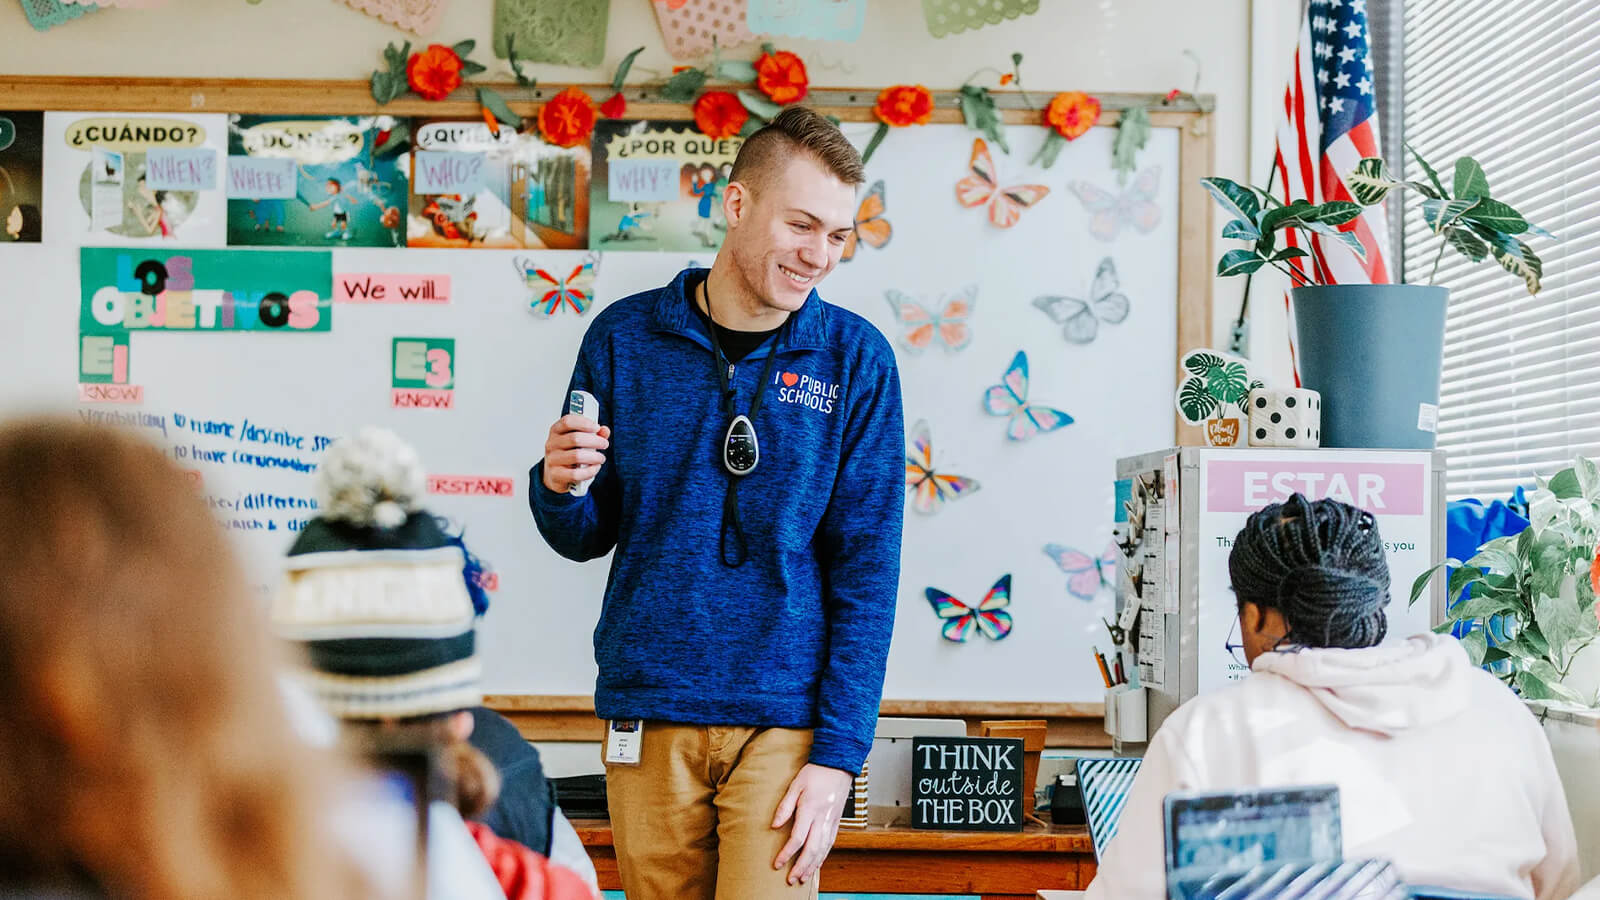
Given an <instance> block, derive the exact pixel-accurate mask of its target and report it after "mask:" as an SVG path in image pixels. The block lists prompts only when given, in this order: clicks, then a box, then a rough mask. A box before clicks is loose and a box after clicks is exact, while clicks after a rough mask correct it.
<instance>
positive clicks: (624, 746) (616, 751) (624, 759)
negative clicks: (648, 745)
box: [606, 719, 644, 766]
mask: <svg viewBox="0 0 1600 900" xmlns="http://www.w3.org/2000/svg"><path fill="white" fill-rule="evenodd" d="M643 746H644V722H643V721H641V720H639V719H612V720H611V721H609V722H607V723H606V762H608V763H611V764H613V765H619V766H637V765H638V764H639V751H640V749H641V748H642V747H643Z"/></svg>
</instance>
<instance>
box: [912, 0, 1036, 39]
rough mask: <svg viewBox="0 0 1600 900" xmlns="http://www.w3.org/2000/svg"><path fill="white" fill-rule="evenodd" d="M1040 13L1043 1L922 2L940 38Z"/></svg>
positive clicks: (932, 31) (933, 31) (930, 26)
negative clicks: (1040, 4)
mask: <svg viewBox="0 0 1600 900" xmlns="http://www.w3.org/2000/svg"><path fill="white" fill-rule="evenodd" d="M1038 11H1039V0H922V18H923V19H924V20H925V21H926V22H927V23H928V33H929V34H931V35H933V36H934V37H936V38H941V37H944V36H946V35H951V34H960V33H961V32H963V31H970V30H975V29H978V28H982V27H983V26H985V25H999V24H1000V23H1001V22H1003V21H1005V20H1006V19H1015V18H1017V17H1018V16H1021V15H1023V14H1024V13H1026V14H1029V15H1031V14H1033V13H1036V12H1038Z"/></svg>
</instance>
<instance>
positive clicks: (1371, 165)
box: [1201, 147, 1549, 449]
mask: <svg viewBox="0 0 1600 900" xmlns="http://www.w3.org/2000/svg"><path fill="white" fill-rule="evenodd" d="M1407 149H1408V150H1410V148H1409V147H1408V148H1407ZM1410 152H1411V153H1412V155H1413V156H1414V157H1415V159H1416V161H1417V163H1418V166H1419V167H1420V168H1421V169H1422V171H1423V173H1424V174H1425V175H1426V176H1427V180H1426V181H1420V182H1418V181H1403V180H1400V179H1396V178H1394V177H1392V176H1391V175H1390V174H1389V172H1388V170H1387V168H1386V167H1385V165H1384V162H1383V160H1381V159H1378V158H1376V157H1373V158H1368V159H1363V160H1361V162H1360V163H1359V164H1358V165H1357V166H1356V168H1355V169H1354V170H1353V171H1352V172H1350V173H1349V174H1348V175H1346V176H1345V179H1344V181H1345V184H1346V185H1348V186H1349V189H1350V191H1351V194H1352V197H1353V198H1354V200H1353V201H1350V200H1336V201H1331V202H1328V203H1321V204H1313V203H1310V202H1307V201H1304V200H1298V201H1295V202H1293V203H1289V204H1284V203H1282V202H1280V201H1278V200H1277V199H1276V198H1274V197H1272V196H1271V195H1270V194H1269V193H1268V192H1266V191H1264V190H1261V189H1259V188H1254V187H1248V186H1245V185H1240V184H1238V183H1236V182H1233V181H1229V180H1228V179H1225V178H1206V179H1202V181H1201V184H1202V185H1204V187H1205V188H1206V190H1207V191H1208V192H1210V194H1211V196H1212V197H1213V198H1215V199H1216V201H1217V203H1218V204H1219V205H1221V207H1222V208H1223V210H1224V211H1226V212H1228V213H1229V214H1230V215H1231V216H1232V219H1231V220H1230V221H1229V222H1228V223H1227V224H1225V225H1224V226H1223V230H1222V236H1223V237H1226V238H1236V239H1240V240H1244V241H1246V242H1247V244H1248V246H1246V247H1245V248H1242V249H1234V250H1229V251H1227V252H1226V253H1224V254H1223V255H1222V258H1221V259H1220V260H1219V262H1218V264H1217V274H1218V275H1245V274H1249V273H1252V272H1255V271H1258V270H1259V269H1261V268H1262V267H1263V266H1269V265H1270V266H1272V267H1274V268H1276V269H1278V270H1280V271H1282V272H1284V273H1285V274H1286V275H1287V276H1288V277H1289V280H1290V284H1291V290H1290V297H1291V301H1292V304H1293V307H1294V321H1295V330H1296V336H1297V342H1296V344H1297V345H1296V362H1297V364H1298V367H1299V373H1300V380H1301V383H1302V384H1303V385H1304V386H1305V387H1308V388H1310V389H1312V390H1314V391H1317V392H1319V393H1320V394H1321V395H1322V442H1323V445H1324V446H1328V447H1384V448H1399V449H1431V448H1432V447H1433V445H1434V429H1435V427H1436V423H1437V420H1438V403H1439V380H1440V374H1441V372H1442V370H1443V356H1444V319H1445V309H1446V306H1447V304H1448V302H1449V292H1448V291H1447V290H1446V289H1445V288H1443V287H1437V286H1434V285H1432V284H1431V283H1430V284H1428V285H1416V284H1328V283H1326V279H1325V271H1324V268H1323V267H1322V266H1317V265H1310V266H1308V265H1305V264H1302V263H1301V262H1299V260H1301V259H1304V258H1306V257H1308V256H1309V254H1308V253H1307V252H1306V251H1305V250H1303V249H1301V248H1299V247H1280V246H1279V239H1280V236H1281V234H1282V233H1283V232H1284V231H1286V230H1289V229H1298V230H1300V231H1302V232H1306V233H1307V236H1308V237H1309V236H1310V235H1320V236H1322V237H1323V238H1325V240H1324V241H1323V243H1324V244H1325V245H1326V244H1328V243H1330V242H1337V243H1340V244H1343V245H1344V246H1345V247H1347V248H1348V249H1349V250H1350V251H1351V252H1352V253H1354V254H1355V257H1356V259H1358V260H1360V261H1361V262H1362V263H1365V262H1366V261H1367V259H1368V257H1369V256H1371V255H1372V252H1373V251H1376V250H1380V249H1381V248H1369V247H1365V246H1363V245H1362V242H1361V238H1360V237H1359V236H1358V234H1357V232H1356V230H1355V220H1356V219H1357V218H1358V217H1360V215H1361V213H1362V210H1363V208H1364V207H1366V206H1371V205H1373V204H1376V203H1380V202H1382V201H1383V200H1384V198H1385V197H1387V196H1388V195H1389V192H1390V191H1393V190H1397V189H1399V190H1411V191H1415V192H1417V193H1420V194H1421V195H1422V196H1423V198H1424V199H1423V202H1422V203H1421V204H1420V208H1421V210H1422V216H1423V221H1424V222H1425V223H1427V225H1428V227H1429V228H1430V229H1431V230H1432V231H1433V232H1434V233H1435V234H1438V235H1440V240H1441V243H1440V248H1439V253H1440V256H1442V255H1443V253H1444V250H1445V249H1447V248H1451V247H1453V248H1455V249H1456V251H1457V252H1459V253H1462V254H1464V255H1466V256H1467V257H1468V258H1469V259H1472V260H1473V261H1475V262H1477V261H1482V260H1483V259H1485V258H1486V257H1489V256H1493V257H1494V259H1495V260H1496V261H1497V262H1498V263H1500V265H1501V266H1503V267H1504V268H1506V269H1507V271H1510V272H1512V273H1513V274H1515V275H1517V276H1518V277H1519V278H1521V279H1522V280H1523V284H1524V285H1525V286H1526V288H1527V290H1528V291H1529V292H1530V293H1533V292H1537V291H1538V290H1539V279H1540V276H1541V274H1542V266H1541V264H1540V262H1539V258H1538V256H1537V255H1536V254H1535V253H1534V252H1533V250H1532V248H1530V247H1529V246H1528V244H1527V243H1526V241H1525V240H1524V238H1526V237H1527V236H1528V235H1530V234H1538V235H1543V236H1549V233H1548V232H1545V231H1543V230H1542V229H1539V228H1536V227H1534V226H1532V225H1530V224H1529V223H1528V222H1527V221H1526V220H1525V219H1524V218H1523V217H1522V216H1521V215H1520V214H1518V213H1517V212H1516V210H1514V209H1512V208H1511V207H1510V206H1508V205H1506V204H1505V203H1503V202H1501V201H1499V200H1496V199H1494V198H1492V197H1491V196H1490V194H1489V181H1488V178H1487V177H1486V176H1485V175H1484V173H1483V168H1482V167H1481V166H1480V165H1478V163H1477V162H1476V161H1475V160H1473V159H1472V158H1470V157H1462V158H1461V159H1458V160H1456V162H1455V166H1454V175H1455V178H1454V181H1453V183H1452V185H1451V187H1449V188H1446V187H1445V185H1444V183H1443V182H1442V181H1441V180H1440V178H1439V176H1438V174H1437V172H1436V171H1435V169H1434V168H1433V167H1432V166H1430V165H1429V164H1428V163H1427V162H1426V161H1425V160H1424V159H1423V158H1422V156H1421V155H1420V154H1417V153H1416V151H1414V150H1411V151H1410ZM1300 243H1301V244H1309V243H1310V241H1309V240H1304V241H1301V242H1300ZM1329 252H1338V251H1331V250H1330V251H1329ZM1437 270H1438V257H1436V258H1435V263H1434V272H1435V274H1436V273H1437ZM1431 280H1432V277H1431V276H1430V282H1431Z"/></svg>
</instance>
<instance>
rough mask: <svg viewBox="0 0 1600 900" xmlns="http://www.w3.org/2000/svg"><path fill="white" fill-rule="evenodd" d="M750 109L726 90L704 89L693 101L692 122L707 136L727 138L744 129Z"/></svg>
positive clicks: (748, 118)
mask: <svg viewBox="0 0 1600 900" xmlns="http://www.w3.org/2000/svg"><path fill="white" fill-rule="evenodd" d="M749 120H750V111H749V110H747V109H745V108H744V104H743V103H740V102H739V98H738V97H735V96H734V95H733V94H730V93H728V92H727V91H706V92H705V93H704V94H701V95H700V99H698V100H696V101H694V124H695V127H696V128H699V129H700V131H701V132H703V133H704V134H705V135H706V136H707V137H713V138H729V137H733V136H734V135H737V134H738V133H739V132H740V131H743V130H744V123H745V122H747V121H749Z"/></svg>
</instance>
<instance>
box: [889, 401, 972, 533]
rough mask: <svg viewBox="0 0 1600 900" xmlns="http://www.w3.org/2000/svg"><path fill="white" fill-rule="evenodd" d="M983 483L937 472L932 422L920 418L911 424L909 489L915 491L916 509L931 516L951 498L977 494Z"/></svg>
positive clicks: (912, 500) (907, 457) (908, 470)
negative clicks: (929, 431) (929, 430)
mask: <svg viewBox="0 0 1600 900" xmlns="http://www.w3.org/2000/svg"><path fill="white" fill-rule="evenodd" d="M981 486H982V485H980V484H978V482H976V481H974V480H973V479H971V478H963V477H961V476H960V475H946V474H944V473H942V472H936V471H934V468H933V439H932V438H931V437H929V434H928V423H927V422H926V421H918V422H917V424H915V425H913V426H911V445H910V447H908V448H907V449H906V490H908V491H911V492H912V499H911V508H912V509H914V510H916V511H917V512H919V513H922V514H923V515H931V514H933V513H936V512H938V511H939V510H940V509H941V508H943V506H944V504H945V503H947V502H949V501H951V500H960V499H961V498H962V497H966V496H970V495H972V494H975V493H977V492H978V488H979V487H981Z"/></svg>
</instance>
